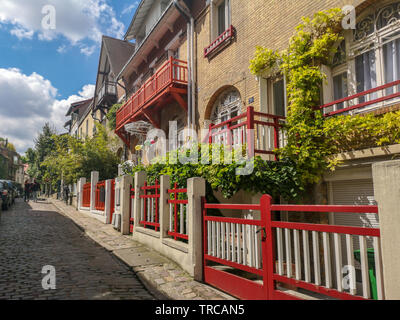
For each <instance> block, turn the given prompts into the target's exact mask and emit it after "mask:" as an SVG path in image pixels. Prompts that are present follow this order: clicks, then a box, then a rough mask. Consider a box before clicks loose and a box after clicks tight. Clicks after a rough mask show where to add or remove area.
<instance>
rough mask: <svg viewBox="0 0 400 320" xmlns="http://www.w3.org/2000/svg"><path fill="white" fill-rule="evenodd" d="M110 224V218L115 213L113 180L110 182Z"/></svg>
mask: <svg viewBox="0 0 400 320" xmlns="http://www.w3.org/2000/svg"><path fill="white" fill-rule="evenodd" d="M110 206H111V208H110V223H112V218H113V215H114V212H115V179H113V180H112V181H111V199H110Z"/></svg>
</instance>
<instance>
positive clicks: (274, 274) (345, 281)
mask: <svg viewBox="0 0 400 320" xmlns="http://www.w3.org/2000/svg"><path fill="white" fill-rule="evenodd" d="M211 210H212V211H213V213H211ZM218 210H219V212H218ZM227 210H230V211H231V215H235V212H236V211H243V210H246V211H248V212H251V213H252V214H253V215H254V214H260V218H259V219H254V216H253V219H248V218H236V217H234V218H232V217H222V216H221V213H222V212H223V211H227ZM339 212H346V213H347V214H361V213H368V214H378V207H377V206H333V205H274V204H272V198H271V197H270V196H269V195H264V196H263V197H262V198H261V202H260V204H256V205H239V204H208V203H206V201H205V199H203V247H204V252H203V253H204V261H203V267H204V281H205V282H207V283H209V284H211V285H213V286H215V287H217V288H219V289H221V290H223V291H226V292H228V293H230V294H231V295H233V296H236V297H238V298H240V299H253V300H285V299H308V298H310V299H313V298H314V299H315V298H317V299H343V300H349V299H371V298H373V299H379V300H381V299H384V292H383V274H382V257H381V247H380V230H379V229H377V228H360V227H349V226H336V225H329V224H324V223H320V224H316V223H309V222H307V221H310V220H309V219H308V218H307V215H310V214H314V215H321V217H323V216H324V215H327V214H329V213H339ZM209 213H211V214H209ZM282 213H285V215H287V216H288V219H287V221H281V220H282V219H281V218H280V217H281V214H282ZM299 213H301V215H299ZM212 214H213V215H212ZM293 214H295V216H297V218H293ZM217 215H218V216H217ZM236 215H237V214H236ZM299 217H304V218H299ZM325 218H326V217H325ZM293 220H295V221H296V222H292V221H293ZM297 220H300V221H297ZM288 221H290V222H288ZM320 221H321V220H320ZM322 221H324V219H323V220H322ZM325 221H326V219H325ZM367 238H368V239H370V240H372V241H368V242H367ZM355 243H357V244H358V243H359V248H360V249H359V250H354V249H355ZM368 243H372V245H371V247H368ZM342 247H344V248H345V249H344V250H342ZM331 248H333V249H331ZM355 260H358V262H359V263H358V262H357V263H356V261H355ZM356 269H358V271H359V272H356ZM372 275H374V277H375V278H374V281H372V280H371V276H372Z"/></svg>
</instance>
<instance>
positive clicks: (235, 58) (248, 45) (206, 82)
mask: <svg viewBox="0 0 400 320" xmlns="http://www.w3.org/2000/svg"><path fill="white" fill-rule="evenodd" d="M362 3H365V1H362V0H297V1H294V0H280V1H277V0H251V1H243V0H231V22H232V25H233V26H234V28H235V29H236V40H235V42H233V43H232V44H230V45H229V46H228V47H226V48H225V49H224V50H222V51H221V52H220V53H219V54H217V55H216V56H215V57H213V58H212V59H211V60H208V59H207V58H204V56H203V49H204V48H205V47H207V46H208V45H210V43H211V42H212V41H213V40H215V39H211V38H210V8H209V7H208V8H207V9H206V11H205V13H204V14H203V16H202V17H201V18H200V19H199V20H198V21H197V25H196V37H197V41H196V42H197V86H198V99H197V101H198V107H197V110H198V119H199V123H198V124H199V126H200V128H203V127H204V120H205V119H209V118H208V117H209V114H210V112H211V110H210V109H211V108H212V104H213V99H214V98H215V96H216V95H218V93H220V92H221V90H222V88H224V87H228V86H234V87H236V88H237V89H238V90H239V92H240V94H241V98H242V102H243V106H244V108H245V107H246V106H248V105H249V104H248V101H249V98H252V97H254V103H252V105H253V106H254V107H255V109H256V111H258V110H259V109H260V96H259V82H258V80H257V79H256V77H255V76H254V75H252V74H251V73H250V71H249V64H250V60H251V59H252V58H253V56H254V52H255V47H256V46H257V45H261V46H265V47H268V48H271V49H277V50H283V49H286V48H287V46H288V43H289V39H290V37H291V36H292V35H293V34H294V28H295V27H296V26H297V25H298V24H299V23H300V22H301V17H303V16H312V15H313V14H314V13H315V12H317V11H320V10H325V9H330V8H335V7H343V6H345V5H347V4H352V5H354V6H358V5H360V4H362Z"/></svg>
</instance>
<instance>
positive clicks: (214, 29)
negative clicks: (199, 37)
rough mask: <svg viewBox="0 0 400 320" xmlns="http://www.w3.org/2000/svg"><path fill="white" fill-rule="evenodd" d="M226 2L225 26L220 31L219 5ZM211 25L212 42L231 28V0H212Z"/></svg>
mask: <svg viewBox="0 0 400 320" xmlns="http://www.w3.org/2000/svg"><path fill="white" fill-rule="evenodd" d="M223 2H225V28H224V30H223V31H222V32H221V33H220V32H219V7H220V6H221V4H222V3H223ZM210 8H211V19H210V20H211V21H210V23H211V26H210V30H211V32H210V43H212V42H213V41H214V40H215V39H217V38H218V37H219V36H220V35H221V34H222V33H223V32H224V31H226V30H228V29H229V26H230V25H231V24H232V23H231V1H230V0H211V2H210Z"/></svg>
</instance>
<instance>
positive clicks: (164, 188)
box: [158, 176, 171, 240]
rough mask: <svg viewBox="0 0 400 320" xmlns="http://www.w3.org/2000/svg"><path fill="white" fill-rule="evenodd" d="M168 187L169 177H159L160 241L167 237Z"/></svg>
mask: <svg viewBox="0 0 400 320" xmlns="http://www.w3.org/2000/svg"><path fill="white" fill-rule="evenodd" d="M170 187H171V184H170V177H169V176H161V177H160V203H159V205H158V209H159V221H160V236H161V240H162V239H164V238H166V237H167V232H168V229H169V204H168V199H169V194H168V189H170Z"/></svg>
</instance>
